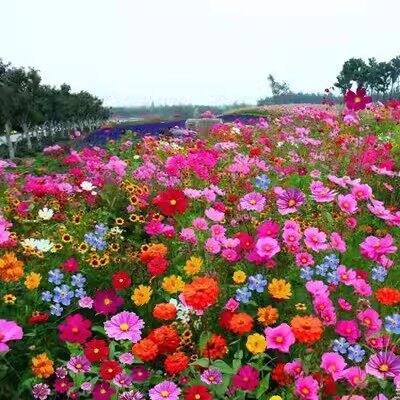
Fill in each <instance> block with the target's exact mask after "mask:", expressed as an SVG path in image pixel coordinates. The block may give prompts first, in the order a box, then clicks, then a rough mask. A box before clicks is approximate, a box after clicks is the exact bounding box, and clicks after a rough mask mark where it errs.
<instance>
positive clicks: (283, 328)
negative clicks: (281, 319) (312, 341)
mask: <svg viewBox="0 0 400 400" xmlns="http://www.w3.org/2000/svg"><path fill="white" fill-rule="evenodd" d="M264 334H265V338H266V340H267V348H268V349H277V350H279V351H282V352H283V353H289V348H290V346H291V345H292V344H293V343H294V342H295V341H296V339H295V337H294V334H293V332H292V329H291V328H290V326H289V325H288V324H280V325H278V326H277V327H275V328H270V327H268V328H266V329H265V330H264Z"/></svg>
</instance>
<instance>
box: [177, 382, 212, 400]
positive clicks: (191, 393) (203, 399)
mask: <svg viewBox="0 0 400 400" xmlns="http://www.w3.org/2000/svg"><path fill="white" fill-rule="evenodd" d="M211 399H212V395H211V394H210V393H209V392H208V389H207V388H206V387H205V386H203V385H193V386H192V387H189V388H187V389H185V397H184V400H211Z"/></svg>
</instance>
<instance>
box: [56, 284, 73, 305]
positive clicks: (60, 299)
mask: <svg viewBox="0 0 400 400" xmlns="http://www.w3.org/2000/svg"><path fill="white" fill-rule="evenodd" d="M73 297H74V292H73V291H72V290H71V289H70V287H69V286H68V285H62V286H61V287H60V286H57V287H55V288H54V299H53V300H54V302H56V303H61V304H62V305H64V306H69V305H70V304H71V299H72V298H73Z"/></svg>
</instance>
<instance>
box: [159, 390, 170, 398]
mask: <svg viewBox="0 0 400 400" xmlns="http://www.w3.org/2000/svg"><path fill="white" fill-rule="evenodd" d="M161 396H162V397H168V396H169V392H168V391H167V390H163V391H162V392H161Z"/></svg>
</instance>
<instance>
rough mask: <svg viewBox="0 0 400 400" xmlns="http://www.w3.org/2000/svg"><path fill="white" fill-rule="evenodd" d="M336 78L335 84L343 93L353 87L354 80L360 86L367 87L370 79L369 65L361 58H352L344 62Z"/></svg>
mask: <svg viewBox="0 0 400 400" xmlns="http://www.w3.org/2000/svg"><path fill="white" fill-rule="evenodd" d="M336 79H337V82H336V83H335V86H336V87H338V88H339V89H340V91H341V92H342V94H345V93H346V91H347V90H348V89H350V88H351V87H352V85H353V82H355V83H357V85H358V87H365V84H366V83H367V81H368V66H367V64H366V63H365V62H364V60H362V59H361V58H350V59H349V60H347V61H346V62H345V63H344V64H343V67H342V70H341V71H340V74H339V75H338V76H337V77H336Z"/></svg>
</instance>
